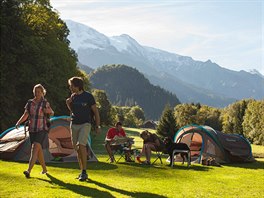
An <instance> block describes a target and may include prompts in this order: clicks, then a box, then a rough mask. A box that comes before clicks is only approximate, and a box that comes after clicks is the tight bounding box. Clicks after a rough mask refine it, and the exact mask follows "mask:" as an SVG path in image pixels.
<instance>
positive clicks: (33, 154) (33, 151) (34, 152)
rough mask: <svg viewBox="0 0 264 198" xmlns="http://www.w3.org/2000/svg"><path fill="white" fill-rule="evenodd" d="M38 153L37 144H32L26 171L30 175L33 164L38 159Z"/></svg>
mask: <svg viewBox="0 0 264 198" xmlns="http://www.w3.org/2000/svg"><path fill="white" fill-rule="evenodd" d="M38 152H39V146H38V143H36V142H34V143H33V144H32V146H31V156H30V159H29V164H28V169H27V172H28V173H29V174H30V172H31V170H32V168H33V166H34V164H35V163H36V161H37V158H38Z"/></svg>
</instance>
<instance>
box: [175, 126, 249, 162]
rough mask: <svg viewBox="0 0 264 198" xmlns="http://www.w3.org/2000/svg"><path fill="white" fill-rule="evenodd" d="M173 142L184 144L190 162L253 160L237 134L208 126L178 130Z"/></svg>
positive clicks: (244, 140)
mask: <svg viewBox="0 0 264 198" xmlns="http://www.w3.org/2000/svg"><path fill="white" fill-rule="evenodd" d="M174 142H177V143H178V142H182V143H186V144H187V145H188V146H189V147H190V150H191V159H192V162H197V163H202V160H203V159H208V158H210V157H212V158H215V160H216V161H217V162H218V163H239V162H252V161H254V158H253V156H252V152H251V145H250V143H249V141H248V140H247V139H245V138H244V137H243V136H241V135H238V134H225V133H222V132H220V131H216V130H214V129H213V128H211V127H209V126H199V125H188V126H184V127H182V128H181V129H179V130H178V131H177V132H176V134H175V137H174Z"/></svg>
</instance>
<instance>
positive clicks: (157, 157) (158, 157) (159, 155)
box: [152, 151, 163, 164]
mask: <svg viewBox="0 0 264 198" xmlns="http://www.w3.org/2000/svg"><path fill="white" fill-rule="evenodd" d="M162 155H163V152H162V151H156V159H155V160H154V161H153V162H152V164H155V162H156V161H157V160H158V159H159V160H160V163H161V164H163V163H162V159H161V157H162Z"/></svg>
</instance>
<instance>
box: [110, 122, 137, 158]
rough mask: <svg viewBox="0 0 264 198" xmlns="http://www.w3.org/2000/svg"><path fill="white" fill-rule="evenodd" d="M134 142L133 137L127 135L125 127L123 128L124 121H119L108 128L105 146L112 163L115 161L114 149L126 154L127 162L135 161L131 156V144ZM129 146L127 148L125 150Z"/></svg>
mask: <svg viewBox="0 0 264 198" xmlns="http://www.w3.org/2000/svg"><path fill="white" fill-rule="evenodd" d="M132 144H133V139H132V138H129V137H127V136H126V133H125V131H124V129H123V128H122V123H121V122H117V123H116V125H115V127H112V128H110V129H109V130H108V132H107V134H106V137H105V148H106V151H107V153H108V155H109V157H110V161H111V163H113V162H115V157H114V155H113V151H117V150H119V151H121V152H124V154H125V160H126V162H133V160H131V158H130V152H127V150H128V151H129V150H131V146H132ZM125 148H127V150H125Z"/></svg>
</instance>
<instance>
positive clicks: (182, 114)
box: [174, 104, 199, 127]
mask: <svg viewBox="0 0 264 198" xmlns="http://www.w3.org/2000/svg"><path fill="white" fill-rule="evenodd" d="M198 111H199V109H198V108H197V106H196V105H194V104H180V105H177V106H176V107H175V108H174V116H175V119H176V124H177V126H179V127H183V126H185V125H189V124H199V120H198V117H197V113H198Z"/></svg>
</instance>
